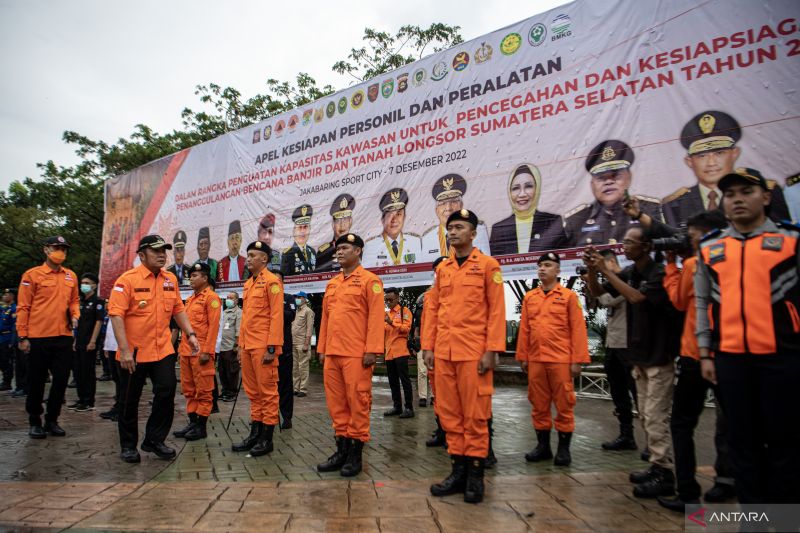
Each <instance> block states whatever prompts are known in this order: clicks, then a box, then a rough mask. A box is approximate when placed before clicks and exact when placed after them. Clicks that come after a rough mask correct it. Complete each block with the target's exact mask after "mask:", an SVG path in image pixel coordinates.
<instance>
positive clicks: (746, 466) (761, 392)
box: [715, 353, 800, 504]
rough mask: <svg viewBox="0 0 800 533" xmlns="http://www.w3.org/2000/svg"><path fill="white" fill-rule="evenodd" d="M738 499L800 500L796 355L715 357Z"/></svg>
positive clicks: (798, 360)
mask: <svg viewBox="0 0 800 533" xmlns="http://www.w3.org/2000/svg"><path fill="white" fill-rule="evenodd" d="M715 362H716V369H717V383H718V386H717V388H718V390H719V399H720V403H721V404H722V407H723V410H724V411H725V414H726V415H727V417H728V418H727V420H728V430H729V431H728V443H729V445H730V452H731V464H732V465H733V471H734V477H735V478H736V492H737V494H738V496H739V503H758V504H760V503H791V504H798V503H800V453H798V450H800V424H798V423H797V413H798V412H800V396H798V394H797V390H796V389H795V387H797V378H798V377H800V357H798V355H797V354H788V353H786V354H772V355H751V354H727V353H718V354H717V356H716V359H715Z"/></svg>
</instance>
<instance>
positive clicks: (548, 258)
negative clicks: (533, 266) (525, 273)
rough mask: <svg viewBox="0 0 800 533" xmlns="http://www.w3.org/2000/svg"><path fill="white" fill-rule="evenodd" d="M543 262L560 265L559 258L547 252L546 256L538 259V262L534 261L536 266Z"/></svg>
mask: <svg viewBox="0 0 800 533" xmlns="http://www.w3.org/2000/svg"><path fill="white" fill-rule="evenodd" d="M545 261H552V262H553V263H558V264H559V265H560V264H561V258H560V257H558V254H556V253H553V252H547V253H546V254H544V255H542V256H540V257H539V260H538V261H536V262H537V263H538V264H540V265H541V264H542V263H543V262H545Z"/></svg>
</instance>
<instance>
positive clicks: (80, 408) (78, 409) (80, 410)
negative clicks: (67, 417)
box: [75, 403, 94, 413]
mask: <svg viewBox="0 0 800 533" xmlns="http://www.w3.org/2000/svg"><path fill="white" fill-rule="evenodd" d="M75 411H76V412H78V413H85V412H87V411H94V405H89V404H85V403H82V404H80V405H79V406H77V407H76V408H75Z"/></svg>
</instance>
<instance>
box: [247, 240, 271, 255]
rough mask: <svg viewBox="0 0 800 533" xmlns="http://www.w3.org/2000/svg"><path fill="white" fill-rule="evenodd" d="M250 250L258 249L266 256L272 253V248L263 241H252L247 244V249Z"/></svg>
mask: <svg viewBox="0 0 800 533" xmlns="http://www.w3.org/2000/svg"><path fill="white" fill-rule="evenodd" d="M250 250H258V251H259V252H264V253H265V254H267V255H268V256H271V255H272V248H270V247H269V244H267V243H265V242H264V241H253V242H251V243H250V244H248V245H247V251H248V252H249V251H250Z"/></svg>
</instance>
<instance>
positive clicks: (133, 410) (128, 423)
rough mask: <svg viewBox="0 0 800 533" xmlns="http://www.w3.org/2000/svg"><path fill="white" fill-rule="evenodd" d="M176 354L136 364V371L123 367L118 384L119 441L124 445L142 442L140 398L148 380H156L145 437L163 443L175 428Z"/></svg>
mask: <svg viewBox="0 0 800 533" xmlns="http://www.w3.org/2000/svg"><path fill="white" fill-rule="evenodd" d="M176 359H177V357H176V355H175V354H172V355H168V356H167V357H165V358H163V359H161V360H160V361H154V362H152V363H136V370H134V372H133V374H131V373H130V372H128V371H127V370H124V369H122V368H120V372H119V384H120V392H121V394H122V400H121V402H122V404H121V405H122V411H121V412H120V414H119V418H118V421H117V426H118V427H119V443H120V446H121V447H122V448H134V449H135V448H136V446H137V443H138V442H139V400H140V399H141V397H142V389H143V388H144V382H145V379H147V378H148V377H149V378H150V381H151V382H152V383H153V409H152V410H151V412H150V416H149V417H148V419H147V425H146V426H145V433H144V440H145V441H147V442H151V443H159V442H164V439H166V438H167V435H168V434H169V429H170V428H171V427H172V417H173V415H174V411H175V389H176V387H177V383H178V380H177V379H176V377H175V361H176Z"/></svg>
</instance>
